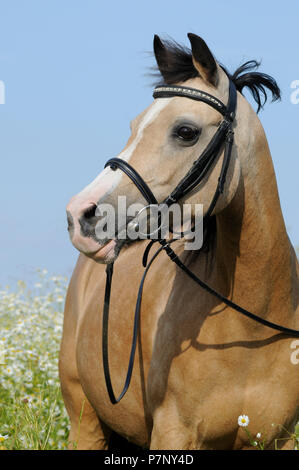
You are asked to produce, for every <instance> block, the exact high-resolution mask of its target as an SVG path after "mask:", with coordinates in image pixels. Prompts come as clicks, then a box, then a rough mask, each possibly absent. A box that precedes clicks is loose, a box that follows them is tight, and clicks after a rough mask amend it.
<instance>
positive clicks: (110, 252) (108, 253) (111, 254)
mask: <svg viewBox="0 0 299 470" xmlns="http://www.w3.org/2000/svg"><path fill="white" fill-rule="evenodd" d="M121 246H122V244H120V243H119V240H115V239H112V240H109V241H108V242H107V243H105V244H104V245H103V246H101V247H100V248H99V249H98V250H97V251H95V252H92V253H85V255H86V256H88V258H91V259H93V260H94V261H96V262H97V263H100V264H110V263H113V261H115V260H116V258H117V257H118V255H119V252H120V249H121Z"/></svg>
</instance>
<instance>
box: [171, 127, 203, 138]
mask: <svg viewBox="0 0 299 470" xmlns="http://www.w3.org/2000/svg"><path fill="white" fill-rule="evenodd" d="M175 135H176V136H177V137H179V138H180V139H182V140H184V141H185V142H192V141H194V140H195V139H197V138H198V136H199V130H198V129H197V128H196V127H193V126H192V127H191V126H181V127H178V128H177V129H176V130H175Z"/></svg>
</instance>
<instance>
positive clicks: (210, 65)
mask: <svg viewBox="0 0 299 470" xmlns="http://www.w3.org/2000/svg"><path fill="white" fill-rule="evenodd" d="M188 38H189V41H190V43H191V49H192V60H193V65H194V67H195V68H196V70H197V71H198V73H199V75H200V76H201V77H202V78H203V79H204V80H205V81H206V82H208V83H210V84H211V85H213V86H216V85H217V82H218V72H217V64H216V61H215V59H214V57H213V54H212V52H211V51H210V49H209V48H208V46H207V45H206V43H205V41H204V40H203V39H202V38H201V37H199V36H197V35H196V34H192V33H188Z"/></svg>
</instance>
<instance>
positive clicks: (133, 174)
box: [102, 80, 299, 404]
mask: <svg viewBox="0 0 299 470" xmlns="http://www.w3.org/2000/svg"><path fill="white" fill-rule="evenodd" d="M153 96H154V98H169V97H173V96H182V97H185V98H190V99H193V100H197V101H203V102H204V103H206V104H208V105H209V106H212V107H213V108H214V109H216V110H217V111H219V112H220V113H221V114H222V116H223V120H222V121H221V123H220V125H219V126H218V129H217V131H216V132H215V134H214V135H213V137H212V139H211V140H210V142H209V143H208V145H207V146H206V148H205V149H204V150H203V152H202V153H201V155H200V156H199V157H198V158H197V160H195V162H194V163H193V165H192V167H191V168H190V170H189V171H188V172H187V173H186V175H185V176H184V177H183V178H182V179H181V181H180V182H179V183H178V185H177V186H176V187H175V189H174V190H173V191H172V192H171V194H170V195H169V196H168V197H167V198H166V199H165V200H164V201H163V203H162V204H166V205H167V206H168V207H169V206H171V205H172V204H174V203H176V202H178V201H179V200H180V199H181V198H183V197H184V196H186V195H187V194H188V193H189V192H190V191H192V190H193V189H194V188H195V187H197V186H198V185H199V184H200V183H201V181H202V180H203V178H204V177H205V176H206V174H207V173H208V172H209V170H210V169H211V167H212V165H213V164H214V162H215V161H216V159H217V157H218V156H219V153H220V150H221V148H222V146H223V144H224V157H223V162H222V167H221V171H220V175H219V178H218V184H217V188H216V191H215V194H214V196H213V198H212V201H211V203H210V206H209V208H208V210H207V212H206V214H205V215H204V218H203V221H205V220H207V219H208V218H209V217H210V216H211V214H212V212H213V210H214V208H215V206H216V203H217V201H218V199H219V196H220V195H221V194H222V193H223V190H224V185H225V181H226V174H227V170H228V167H229V163H230V159H231V152H232V147H233V140H234V133H233V129H232V127H233V122H234V119H235V111H236V104H237V91H236V87H235V85H234V83H233V82H232V81H231V80H229V98H228V104H227V105H224V104H223V103H222V102H221V101H220V100H219V99H218V98H215V97H214V96H212V95H210V94H208V93H206V92H203V91H201V90H197V89H194V88H189V87H184V86H171V85H161V86H158V87H156V88H155V90H154V93H153ZM107 166H110V168H111V169H112V170H117V169H120V170H121V171H123V172H124V173H125V174H126V175H127V176H128V177H129V178H130V179H131V180H132V181H133V183H134V184H135V186H136V187H137V188H138V189H139V191H140V192H141V194H142V196H143V197H144V199H145V200H146V201H147V202H148V204H149V205H151V204H158V202H157V200H156V198H155V196H154V194H153V193H152V191H151V189H150V188H149V186H148V185H147V184H146V183H145V181H144V180H143V178H142V177H141V176H140V175H139V174H138V173H137V171H136V170H135V169H134V168H133V167H132V166H131V165H130V164H129V163H127V162H126V161H124V160H121V159H120V158H111V159H110V160H108V161H107V163H106V165H105V168H106V167H107ZM173 241H175V240H174V239H172V240H170V241H166V240H165V239H157V240H152V241H151V242H150V243H149V245H148V246H147V248H146V250H145V252H144V256H143V266H144V267H145V270H144V273H143V276H142V279H141V282H140V285H139V290H138V295H137V302H136V307H135V314H134V327H133V338H132V345H131V352H130V358H129V364H128V369H127V375H126V379H125V383H124V386H123V389H122V391H121V393H120V394H119V396H118V397H116V396H115V394H114V391H113V387H112V383H111V376H110V370H109V358H108V320H109V306H110V295H111V287H112V276H113V263H110V264H108V265H107V267H106V288H105V298H104V308H103V327H102V358H103V369H104V375H105V382H106V387H107V392H108V395H109V398H110V401H111V403H112V404H116V403H118V402H119V401H120V400H121V399H122V398H123V396H124V395H125V393H126V392H127V390H128V388H129V385H130V381H131V378H132V372H133V365H134V357H135V351H136V345H137V338H138V329H139V318H140V309H141V301H142V293H143V286H144V281H145V278H146V275H147V273H148V270H149V268H150V267H151V265H152V263H153V262H154V260H155V259H156V257H157V256H158V255H159V254H160V253H161V251H165V252H166V254H167V255H168V257H169V258H170V259H171V261H173V262H174V263H175V264H176V265H177V266H178V267H179V268H180V269H181V270H182V271H184V272H185V274H187V276H189V277H190V278H191V279H192V280H193V281H195V282H196V283H197V284H198V285H199V286H200V287H201V288H202V289H204V290H206V291H207V292H208V293H209V294H211V295H213V296H214V297H217V298H218V299H219V300H221V301H222V302H223V303H225V304H226V305H227V306H228V307H230V308H232V309H234V310H236V311H237V312H239V313H241V314H242V315H245V316H247V317H248V318H251V319H252V320H254V321H256V322H258V323H261V324H263V325H265V326H267V327H269V328H272V329H274V330H277V331H280V332H282V333H284V334H286V335H289V336H294V337H299V331H298V330H294V329H291V328H286V327H284V326H281V325H277V324H276V323H272V322H270V321H268V320H265V319H263V318H261V317H259V316H257V315H255V314H253V313H251V312H249V311H248V310H246V309H244V308H242V307H240V306H239V305H237V304H235V303H234V302H232V301H231V300H229V299H228V298H226V297H224V296H223V295H221V294H219V293H218V292H217V291H215V290H214V289H213V288H212V287H210V286H209V285H208V284H206V283H205V282H204V281H202V280H201V279H200V278H199V277H197V276H196V275H195V274H194V273H193V272H192V271H190V269H189V268H188V267H187V266H186V265H185V264H184V263H183V262H182V261H181V260H180V258H179V257H178V256H177V255H176V253H175V252H174V251H173V249H172V248H171V247H170V244H171V243H172V242H173ZM154 242H159V243H160V245H161V246H160V248H159V249H158V250H157V251H156V253H155V254H154V255H153V257H152V258H151V259H150V261H149V262H148V263H147V258H148V254H149V250H150V248H151V246H152V244H153V243H154Z"/></svg>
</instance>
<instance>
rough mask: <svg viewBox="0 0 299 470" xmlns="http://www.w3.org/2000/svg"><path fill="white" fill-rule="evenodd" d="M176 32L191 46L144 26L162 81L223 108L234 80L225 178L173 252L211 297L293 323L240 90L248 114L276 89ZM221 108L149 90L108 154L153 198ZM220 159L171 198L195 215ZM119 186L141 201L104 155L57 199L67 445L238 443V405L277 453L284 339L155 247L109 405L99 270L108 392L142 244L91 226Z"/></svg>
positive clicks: (280, 241) (294, 369)
mask: <svg viewBox="0 0 299 470" xmlns="http://www.w3.org/2000/svg"><path fill="white" fill-rule="evenodd" d="M188 37H189V40H190V45H191V48H190V49H189V48H186V47H183V46H181V45H179V44H177V43H176V42H175V41H172V40H167V41H165V40H164V41H163V40H161V39H160V38H159V37H158V36H155V37H154V54H155V58H156V62H157V70H158V75H159V84H162V85H178V86H182V85H184V86H185V87H191V88H193V89H196V90H201V91H202V92H204V93H207V94H209V95H212V96H213V97H215V98H216V99H218V100H221V102H222V103H224V104H226V103H227V101H228V90H229V81H230V80H231V81H232V82H233V83H234V84H235V87H236V89H237V107H236V115H235V119H234V122H233V132H234V143H233V146H232V152H231V160H230V163H229V166H228V169H227V175H226V183H225V185H224V188H223V192H222V193H221V194H220V197H219V198H218V200H217V203H216V205H215V207H214V208H213V212H212V214H211V216H210V217H209V219H208V221H207V222H206V224H205V225H206V226H205V227H204V243H203V245H202V247H201V248H200V249H197V250H186V249H185V243H184V241H185V240H184V238H182V239H178V240H176V241H175V243H174V245H175V250H176V253H177V254H178V255H179V257H180V259H181V260H182V261H183V262H184V264H185V265H186V266H187V267H188V268H189V269H190V270H191V271H192V272H194V273H195V274H196V276H198V277H200V278H201V279H202V280H204V281H205V282H207V284H208V285H209V286H212V288H213V289H215V290H216V291H217V292H219V293H220V294H221V295H223V296H225V297H226V298H228V299H230V300H231V301H233V302H235V303H236V304H238V305H240V306H242V307H243V308H246V309H248V310H249V311H250V312H253V313H254V314H256V315H258V316H259V317H260V318H262V319H265V320H268V321H271V322H275V323H276V324H279V325H283V326H285V327H289V328H293V329H295V328H296V329H298V327H299V315H298V313H299V312H298V297H299V283H298V262H297V257H296V254H295V251H294V249H293V247H292V245H291V243H290V240H289V238H288V235H287V232H286V227H285V223H284V220H283V215H282V211H281V207H280V202H279V195H278V189H277V183H276V178H275V172H274V168H273V164H272V160H271V154H270V150H269V147H268V143H267V139H266V136H265V133H264V130H263V127H262V124H261V122H260V120H259V118H258V116H257V113H256V111H255V110H254V109H253V107H252V106H251V104H250V103H249V102H248V100H247V99H246V98H245V97H244V96H243V91H244V90H245V89H246V88H247V89H248V90H249V91H250V92H251V93H252V95H253V98H254V100H255V102H256V103H257V111H260V109H261V108H262V107H263V106H264V104H265V102H266V100H267V97H268V92H271V93H272V100H274V101H275V100H278V99H279V98H280V90H279V87H278V85H277V83H276V81H275V80H274V79H273V78H272V77H270V76H269V75H267V74H263V73H261V72H258V71H255V69H256V68H257V66H258V63H257V62H256V61H249V62H246V63H245V64H244V65H242V66H241V67H239V68H238V69H237V70H236V71H235V73H233V74H230V73H229V72H228V71H227V70H226V69H225V67H223V66H222V65H221V64H220V63H218V62H217V61H216V59H215V57H214V55H213V54H212V52H211V51H210V49H209V47H208V46H207V44H206V43H205V41H204V40H203V39H202V38H200V37H199V36H197V35H195V34H189V35H188ZM221 118H222V116H221V115H220V113H219V112H218V111H217V110H216V109H213V108H212V107H211V106H208V105H207V104H206V103H204V102H202V101H195V100H190V99H188V98H186V97H182V96H172V97H166V98H163V99H161V98H159V97H157V98H156V99H154V100H153V102H152V103H151V104H150V106H149V107H148V108H147V109H146V110H144V111H143V112H142V113H141V114H140V115H139V116H137V117H136V118H135V119H134V120H133V121H132V122H131V130H132V133H131V136H130V138H129V140H128V142H127V145H126V146H125V148H124V149H123V150H122V151H121V152H120V154H119V155H118V158H119V159H121V160H123V161H125V162H128V163H129V164H130V165H131V166H132V167H133V168H134V169H136V171H137V172H138V174H139V175H142V177H143V178H144V181H145V182H146V184H147V185H148V186H149V187H150V188H151V190H152V191H153V193H154V194H155V197H156V198H157V200H158V201H163V200H164V199H165V197H167V195H168V194H169V193H170V192H171V191H172V190H173V188H175V187H176V185H177V184H178V182H179V181H180V180H181V179H182V178H183V177H184V175H185V174H186V172H187V171H188V169H189V168H190V167H191V166H192V163H193V162H194V160H196V158H197V157H198V155H200V154H201V153H202V151H203V149H204V148H205V147H206V146H207V144H208V143H209V142H210V141H211V138H212V136H213V134H214V133H215V129H217V126H218V125H219V123H220V121H221ZM223 158H224V149H223V148H222V149H221V150H220V152H219V156H218V158H217V160H215V161H214V163H213V165H211V167H210V168H209V171H208V172H207V174H206V175H205V177H204V178H203V180H202V181H201V182H200V184H199V185H197V186H196V187H195V188H194V189H193V190H192V191H191V192H190V193H188V194H187V195H186V196H185V197H184V198H183V200H181V201H180V204H181V206H184V205H186V204H189V205H190V207H191V208H192V211H191V217H193V219H194V217H195V212H194V207H195V206H196V204H199V203H200V204H202V207H203V213H204V214H205V211H207V210H208V207H209V206H210V202H211V200H212V198H213V195H214V193H215V189H216V188H217V182H218V178H219V174H220V171H221V165H222V162H223ZM120 196H125V197H126V201H127V204H128V205H132V204H136V203H138V204H141V206H143V207H144V206H145V205H146V202H145V199H144V197H143V195H142V194H141V193H140V192H139V191H138V189H137V187H136V185H134V183H133V182H132V180H130V179H129V178H128V177H127V175H126V174H124V173H123V172H122V171H120V169H115V168H114V169H113V168H111V167H110V166H108V167H106V168H105V169H104V170H103V171H102V172H101V173H100V174H99V175H98V176H96V178H95V179H94V181H93V182H91V183H90V184H89V185H88V186H87V187H86V188H84V189H83V190H82V191H81V192H80V193H79V194H77V195H76V196H74V197H73V198H72V199H71V200H70V202H69V204H68V206H67V217H68V224H69V235H70V239H71V242H72V243H73V245H74V246H75V247H76V248H77V249H78V250H79V251H80V255H79V258H78V261H77V264H76V267H75V269H74V272H73V275H72V278H71V281H70V284H69V288H68V292H67V297H66V303H65V314H64V327H63V337H62V342H61V350H60V359H59V374H60V381H61V390H62V394H63V398H64V401H65V406H66V409H67V412H68V415H69V417H70V422H71V429H70V436H69V440H70V448H74V446H75V447H76V448H78V449H101V450H105V449H108V448H109V441H110V439H111V436H112V435H113V433H117V434H118V435H119V436H122V437H123V438H125V439H126V440H127V441H129V442H130V443H133V444H136V445H138V446H140V447H142V448H147V449H152V450H157V449H165V450H167V449H175V450H186V449H215V450H217V449H247V448H251V446H250V443H249V440H248V436H247V434H246V433H245V432H244V429H242V426H240V425H239V424H240V420H239V423H238V418H239V417H241V416H243V415H246V416H245V418H244V419H245V421H244V424H247V423H248V419H249V425H248V426H249V427H248V429H249V430H250V433H251V435H252V436H255V435H256V434H257V433H261V434H262V439H264V441H263V442H264V445H265V447H266V448H269V449H271V448H274V446H275V444H277V445H279V447H280V448H287V447H288V445H289V444H290V443H289V441H288V440H287V439H286V437H288V434H287V432H286V430H291V429H292V428H293V427H294V426H295V424H296V422H297V420H298V418H299V373H298V372H299V370H298V367H299V366H298V365H297V366H296V364H294V361H292V360H291V354H292V353H293V352H294V338H292V337H291V336H290V335H285V334H283V333H278V332H277V331H273V330H272V329H270V328H269V327H268V326H266V325H263V324H260V323H257V322H254V321H252V319H250V318H246V317H244V316H242V315H240V314H239V313H238V312H236V311H235V310H234V309H233V308H231V307H229V306H228V305H227V304H225V303H224V302H222V301H221V300H220V299H219V298H217V297H215V296H213V295H211V294H210V293H209V292H207V291H205V290H203V289H201V288H200V287H199V286H198V285H197V284H196V283H195V282H194V281H193V280H192V279H191V278H189V277H187V276H186V274H185V273H184V272H182V271H181V270H180V269H178V267H177V266H176V265H175V264H174V263H171V262H170V260H169V258H168V257H167V256H166V255H165V253H163V252H162V253H161V255H159V256H157V257H156V259H155V260H154V262H153V263H152V266H151V269H150V270H149V271H148V274H147V278H146V281H145V283H144V292H143V298H142V304H141V312H140V324H139V331H138V344H137V354H136V360H135V363H134V368H133V372H132V379H131V383H130V387H129V389H128V391H127V393H126V395H125V396H124V397H123V399H122V400H121V401H120V402H119V403H117V404H112V403H111V402H110V400H109V396H108V393H107V390H106V385H105V377H104V370H103V364H102V360H101V356H102V352H101V348H102V339H101V332H102V322H101V321H102V308H103V304H104V296H105V279H106V275H105V269H106V265H107V266H109V265H110V264H112V263H115V270H114V278H113V284H112V290H111V306H110V317H109V367H110V373H111V377H112V382H113V387H114V389H115V390H116V391H118V390H121V388H122V385H123V382H124V379H125V371H126V367H127V363H128V358H129V354H130V347H131V341H132V328H133V317H134V306H135V302H136V297H137V291H138V285H139V282H140V279H141V277H142V274H143V267H142V263H141V260H142V256H143V253H144V250H145V247H146V246H147V240H142V239H140V240H135V241H132V240H128V239H124V240H123V239H122V240H120V239H118V237H117V235H116V236H114V237H110V238H109V237H108V238H107V239H104V240H101V239H99V238H98V237H97V231H96V227H97V224H98V222H99V220H100V219H101V217H100V215H99V212H97V210H98V209H100V208H101V207H102V206H103V205H105V204H109V205H111V206H112V207H113V208H115V210H116V213H117V210H118V209H117V203H118V198H119V197H120ZM193 219H192V220H193ZM174 245H173V246H174ZM162 251H163V250H162ZM296 344H297V343H296ZM296 344H295V346H296ZM78 430H79V431H80V432H79V431H78ZM74 443H75V444H74Z"/></svg>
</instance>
